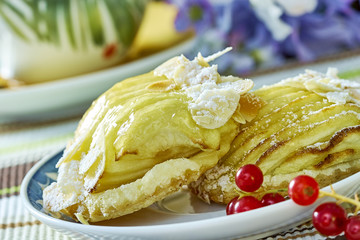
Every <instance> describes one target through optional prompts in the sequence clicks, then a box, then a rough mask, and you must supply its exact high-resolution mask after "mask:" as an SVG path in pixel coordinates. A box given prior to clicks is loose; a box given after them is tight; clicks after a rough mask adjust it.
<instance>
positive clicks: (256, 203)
mask: <svg viewBox="0 0 360 240" xmlns="http://www.w3.org/2000/svg"><path fill="white" fill-rule="evenodd" d="M263 180H264V177H263V173H262V171H261V169H260V168H259V167H258V166H256V165H253V164H248V165H245V166H243V167H241V168H240V169H239V170H238V171H237V173H236V176H235V183H236V185H237V186H238V187H239V189H240V190H241V191H243V192H248V193H251V192H255V191H257V190H258V189H259V188H260V187H261V185H262V183H263ZM287 191H288V196H289V197H290V198H291V199H292V200H293V201H294V202H295V203H296V204H299V205H302V206H308V205H311V204H313V203H314V202H315V201H316V200H317V199H318V197H319V196H320V195H322V196H331V197H334V198H335V199H338V200H341V201H343V202H350V203H352V204H354V205H356V206H357V208H356V210H359V206H360V202H359V199H358V198H357V196H356V198H355V200H354V199H349V198H346V197H344V196H341V195H338V194H336V193H335V191H333V190H332V192H331V193H328V192H323V191H321V190H320V189H319V184H318V183H317V181H316V180H315V179H314V178H312V177H310V176H307V175H300V176H297V177H295V178H294V179H293V180H291V181H290V183H289V186H288V189H287ZM284 200H285V198H284V197H283V196H282V195H281V194H279V193H277V192H269V193H266V194H264V195H263V197H262V198H261V200H259V199H257V198H255V197H254V196H251V195H245V196H243V197H235V198H233V199H232V200H231V201H230V202H229V203H228V205H227V207H226V214H227V215H230V214H234V213H240V212H245V211H249V210H252V209H256V208H261V207H264V206H268V205H271V204H275V203H278V202H281V201H284ZM356 212H357V211H356ZM312 221H313V225H314V227H315V228H316V230H318V232H320V233H321V234H323V235H326V236H336V235H339V234H340V233H342V232H345V236H346V238H347V239H349V240H355V239H360V215H359V216H356V215H355V216H350V217H347V213H346V211H345V210H344V208H343V207H341V206H340V205H338V204H337V203H335V202H326V203H323V204H321V205H319V206H318V207H317V208H316V209H315V210H314V212H313V216H312Z"/></svg>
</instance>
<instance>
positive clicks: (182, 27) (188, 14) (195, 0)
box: [170, 0, 214, 33]
mask: <svg viewBox="0 0 360 240" xmlns="http://www.w3.org/2000/svg"><path fill="white" fill-rule="evenodd" d="M170 2H172V3H174V4H175V5H177V7H178V9H179V11H178V13H177V16H176V18H175V29H176V30H177V31H180V32H182V31H186V30H188V29H190V28H192V27H194V28H195V31H196V32H197V33H200V32H203V31H205V30H207V29H208V28H209V27H210V26H211V25H212V23H213V17H214V16H213V14H212V6H211V4H210V3H209V2H208V1H207V0H187V1H170Z"/></svg>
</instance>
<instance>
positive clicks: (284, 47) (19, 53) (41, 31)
mask: <svg viewBox="0 0 360 240" xmlns="http://www.w3.org/2000/svg"><path fill="white" fill-rule="evenodd" d="M359 5H360V4H359V0H302V1H296V0H217V1H215V0H167V1H151V0H121V1H118V0H83V1H75V0H62V1H53V0H0V33H1V35H0V122H1V121H22V120H32V119H39V118H46V117H49V116H50V117H60V116H67V115H74V114H75V115H76V114H78V115H79V114H82V113H83V112H84V111H85V110H86V109H87V108H88V106H89V105H90V104H91V102H92V101H93V100H94V99H95V98H96V97H97V96H99V95H100V94H101V93H102V92H104V91H106V90H107V89H108V88H110V87H111V86H112V85H113V84H115V83H116V82H118V81H121V80H123V79H125V78H128V77H131V76H134V75H138V74H142V73H145V72H147V71H150V70H151V69H153V68H154V67H156V66H158V65H159V64H161V63H162V62H163V61H165V60H167V59H168V58H171V57H173V56H175V55H178V54H184V55H186V56H187V57H189V58H193V57H194V56H195V55H196V54H197V53H198V52H201V53H202V55H204V56H206V55H210V54H212V53H214V52H217V51H220V50H222V49H224V48H226V47H228V46H231V47H232V48H233V50H232V51H231V52H230V53H227V54H226V56H223V57H221V58H218V59H216V60H215V61H214V62H215V63H216V64H218V69H219V72H220V73H221V74H231V75H239V76H241V77H248V78H252V79H254V81H256V82H257V83H258V84H257V86H261V85H263V84H266V83H267V82H269V79H274V78H277V79H278V80H281V79H282V78H285V77H289V76H291V74H292V75H294V74H296V73H298V72H302V71H303V69H304V68H312V69H315V70H321V71H324V70H325V68H326V67H327V66H329V65H331V66H333V67H338V68H339V70H340V76H342V77H356V76H357V75H360V67H357V66H360V61H359V59H358V56H359V54H360V50H359V46H360V7H359ZM294 69H295V70H294Z"/></svg>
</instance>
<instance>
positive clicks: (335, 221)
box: [312, 202, 346, 236]
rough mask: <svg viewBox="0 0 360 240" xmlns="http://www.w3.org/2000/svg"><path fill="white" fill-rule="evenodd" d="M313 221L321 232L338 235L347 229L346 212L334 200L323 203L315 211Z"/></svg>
mask: <svg viewBox="0 0 360 240" xmlns="http://www.w3.org/2000/svg"><path fill="white" fill-rule="evenodd" d="M312 221H313V224H314V227H315V228H316V230H318V231H319V233H321V234H324V235H326V236H336V235H339V234H340V233H341V232H342V231H344V230H345V225H346V212H345V210H344V209H343V208H342V207H341V206H339V205H337V204H336V203H334V202H327V203H323V204H321V205H319V206H318V207H317V208H316V209H315V211H314V212H313V216H312Z"/></svg>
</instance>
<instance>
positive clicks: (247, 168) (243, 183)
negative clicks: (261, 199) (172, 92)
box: [235, 164, 264, 192]
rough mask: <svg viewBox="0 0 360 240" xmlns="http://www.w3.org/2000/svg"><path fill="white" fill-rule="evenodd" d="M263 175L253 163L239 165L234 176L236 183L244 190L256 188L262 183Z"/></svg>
mask: <svg viewBox="0 0 360 240" xmlns="http://www.w3.org/2000/svg"><path fill="white" fill-rule="evenodd" d="M263 180H264V177H263V174H262V171H261V169H260V168H259V167H258V166H256V165H254V164H247V165H244V166H243V167H241V168H240V169H239V170H238V171H237V173H236V176H235V183H236V185H237V186H238V187H239V188H240V189H241V190H242V191H245V192H254V191H256V190H258V189H259V188H260V186H261V184H262V183H263Z"/></svg>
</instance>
